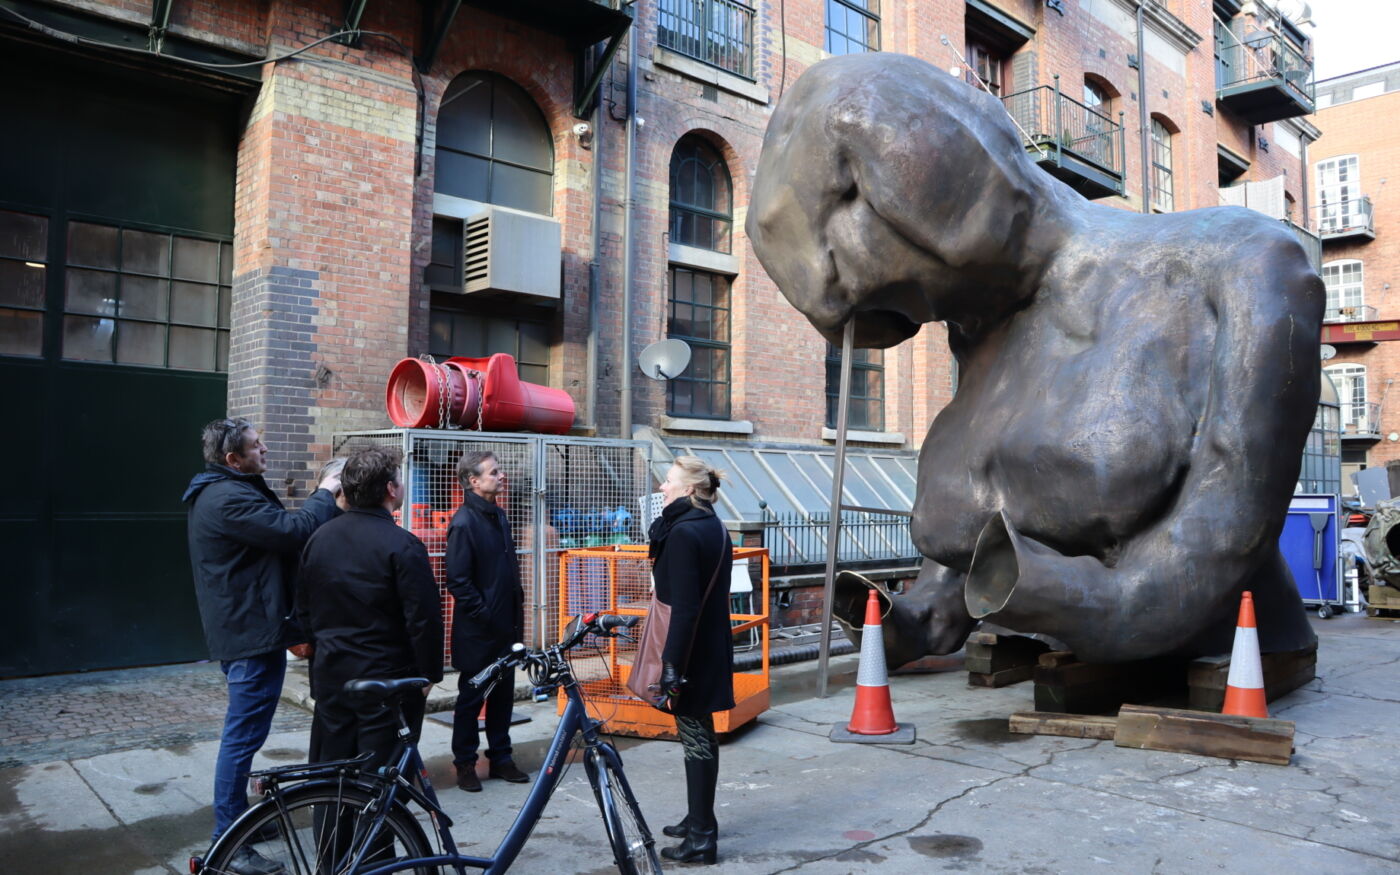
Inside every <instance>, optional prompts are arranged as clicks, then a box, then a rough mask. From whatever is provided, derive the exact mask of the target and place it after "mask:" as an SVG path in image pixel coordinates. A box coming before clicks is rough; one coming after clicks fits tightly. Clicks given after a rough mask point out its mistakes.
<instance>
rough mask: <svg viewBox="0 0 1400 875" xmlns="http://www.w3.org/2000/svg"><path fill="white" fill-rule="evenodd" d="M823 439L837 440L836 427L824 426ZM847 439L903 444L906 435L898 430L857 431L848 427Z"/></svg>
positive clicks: (864, 442) (868, 442) (849, 440)
mask: <svg viewBox="0 0 1400 875" xmlns="http://www.w3.org/2000/svg"><path fill="white" fill-rule="evenodd" d="M822 440H824V441H834V440H836V429H834V428H827V427H825V426H823V427H822ZM846 440H847V442H851V441H854V442H856V443H862V444H902V443H904V435H902V434H900V433H899V432H897V431H855V430H854V429H848V430H847V431H846Z"/></svg>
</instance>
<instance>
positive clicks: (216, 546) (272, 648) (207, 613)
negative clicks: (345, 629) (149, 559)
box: [184, 419, 340, 873]
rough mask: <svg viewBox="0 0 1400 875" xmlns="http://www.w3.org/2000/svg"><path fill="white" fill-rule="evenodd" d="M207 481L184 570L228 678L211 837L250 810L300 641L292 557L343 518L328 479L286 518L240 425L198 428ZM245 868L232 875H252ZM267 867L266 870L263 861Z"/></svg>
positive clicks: (194, 503)
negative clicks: (251, 780) (253, 778)
mask: <svg viewBox="0 0 1400 875" xmlns="http://www.w3.org/2000/svg"><path fill="white" fill-rule="evenodd" d="M203 440H204V462H205V466H204V471H203V472H202V473H200V474H197V475H196V476H195V477H194V479H193V480H191V481H190V485H189V488H188V489H186V490H185V495H184V501H185V503H186V504H188V505H189V547H190V564H191V566H192V567H193V571H194V584H195V595H196V596H197V598H198V600H199V614H200V619H201V621H202V622H203V625H204V638H205V641H206V642H208V644H209V655H210V657H211V658H213V659H217V660H219V663H220V666H221V667H222V668H223V671H224V676H225V677H226V678H228V713H227V714H226V715H225V717H224V730H223V739H222V741H221V743H220V745H219V758H218V761H217V763H216V765H215V768H214V837H215V838H217V837H218V836H219V834H220V833H222V832H223V831H224V830H225V829H227V828H228V826H229V824H231V823H233V821H234V820H235V819H236V818H237V817H238V815H240V814H242V813H243V811H244V810H245V809H246V808H247V807H248V796H247V791H246V786H247V783H248V771H249V768H250V767H251V765H252V762H253V755H254V754H256V753H257V752H258V749H259V748H261V747H262V745H263V742H264V741H266V740H267V734H268V731H269V730H270V729H271V728H272V717H273V714H274V713H275V712H276V710H277V698H278V696H279V695H280V693H281V691H282V678H283V676H284V674H285V672H286V668H287V661H286V654H285V653H284V650H285V649H286V648H287V647H288V646H289V645H292V644H298V643H300V642H302V641H304V640H305V638H304V637H303V636H302V635H301V633H300V631H299V630H298V629H297V628H296V626H295V624H294V623H293V622H292V619H291V614H292V597H293V589H294V584H295V574H296V565H297V554H298V553H300V551H301V548H302V545H304V544H305V543H306V539H307V538H309V537H311V533H312V532H313V531H315V530H316V528H317V527H318V526H320V525H321V524H322V523H324V522H326V521H327V520H329V519H331V518H332V517H334V516H335V515H337V514H338V513H340V511H339V510H338V509H337V508H336V506H335V495H334V493H335V491H337V490H338V489H339V488H340V480H339V478H338V477H336V476H334V475H332V476H330V477H327V478H326V479H324V480H322V481H321V484H320V487H319V488H317V489H316V491H315V492H313V493H311V495H310V496H309V497H308V498H307V499H306V503H305V504H304V505H303V506H302V508H301V510H295V511H288V510H287V509H286V508H285V507H283V506H282V502H281V501H280V500H279V499H278V498H277V495H276V494H275V493H274V492H273V491H272V489H271V487H269V486H268V485H267V481H266V480H264V479H263V476H262V475H263V472H264V471H266V470H267V447H266V446H265V445H264V444H263V442H262V439H261V438H260V437H259V435H258V431H257V429H255V428H254V427H253V425H252V423H250V422H248V420H246V419H216V420H214V421H213V422H211V423H209V424H208V425H206V426H205V427H204V434H203ZM242 862H247V865H246V866H243V867H242V868H235V869H234V871H237V872H246V873H259V872H266V871H276V869H275V868H274V869H267V868H265V867H264V868H259V865H260V864H259V863H257V861H240V864H241V863H242ZM264 862H265V861H264Z"/></svg>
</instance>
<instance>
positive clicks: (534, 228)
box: [462, 206, 561, 300]
mask: <svg viewBox="0 0 1400 875" xmlns="http://www.w3.org/2000/svg"><path fill="white" fill-rule="evenodd" d="M560 240H561V234H560V227H559V223H558V222H556V221H555V220H554V219H551V218H550V217H548V216H541V215H538V214H536V213H526V212H522V211H520V210H512V209H509V208H508V207H497V206H490V207H486V208H485V209H483V210H482V211H481V212H478V213H475V214H473V215H471V216H469V217H468V218H467V219H466V220H465V221H464V222H463V223H462V256H463V257H462V291H463V292H465V293H467V294H473V293H476V292H511V293H514V294H517V295H530V296H533V297H537V298H553V299H556V300H557V299H558V298H559V293H560V270H559V257H560Z"/></svg>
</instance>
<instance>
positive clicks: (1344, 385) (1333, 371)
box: [1325, 365, 1379, 433]
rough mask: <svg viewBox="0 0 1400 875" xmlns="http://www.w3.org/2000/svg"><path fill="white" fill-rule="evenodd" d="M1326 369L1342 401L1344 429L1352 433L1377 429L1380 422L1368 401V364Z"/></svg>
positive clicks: (1334, 366) (1336, 366) (1337, 366)
mask: <svg viewBox="0 0 1400 875" xmlns="http://www.w3.org/2000/svg"><path fill="white" fill-rule="evenodd" d="M1325 370H1326V371H1327V376H1329V377H1331V378H1332V382H1333V384H1335V385H1336V387H1337V395H1338V396H1339V399H1340V400H1341V402H1342V430H1343V431H1345V432H1351V433H1358V432H1360V433H1367V432H1373V431H1375V430H1376V429H1377V428H1378V427H1379V423H1377V422H1374V421H1373V420H1374V419H1375V417H1374V416H1373V415H1372V408H1371V405H1369V404H1367V403H1366V366H1365V365H1331V366H1329V367H1327V368H1325Z"/></svg>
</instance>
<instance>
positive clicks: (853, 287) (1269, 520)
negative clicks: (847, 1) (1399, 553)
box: [747, 52, 1324, 665]
mask: <svg viewBox="0 0 1400 875" xmlns="http://www.w3.org/2000/svg"><path fill="white" fill-rule="evenodd" d="M747 231H748V235H749V238H750V239H751V240H752V241H753V245H754V249H755V251H756V252H757V254H758V256H759V259H760V260H761V261H762V263H763V266H764V267H765V268H766V269H767V271H768V273H769V275H770V276H771V277H772V278H773V279H774V281H775V282H776V283H777V284H778V287H779V288H780V289H781V290H782V292H783V294H784V295H785V296H786V297H787V299H788V300H789V301H790V302H791V303H792V305H793V306H794V307H796V308H797V309H798V310H800V311H801V312H802V313H803V315H805V316H806V317H807V318H808V319H809V320H810V321H811V323H812V324H813V325H814V326H816V328H817V330H818V331H820V332H821V333H822V335H823V336H825V337H826V338H827V339H828V340H830V341H832V342H833V343H840V342H841V333H842V329H843V327H844V325H845V324H846V322H847V320H850V319H854V320H855V323H856V333H855V337H856V345H857V346H863V347H889V346H893V345H895V344H897V343H899V342H900V341H903V340H905V339H907V338H909V337H912V336H913V335H914V334H916V333H917V332H918V331H919V329H920V327H921V326H922V325H923V324H924V323H926V322H934V321H941V322H944V323H946V324H947V327H948V337H949V346H950V347H951V349H952V352H953V355H954V356H955V357H956V359H957V362H958V367H959V385H958V391H957V394H956V397H954V399H953V400H952V402H951V403H950V404H949V405H948V406H947V407H946V408H944V409H943V411H942V412H940V413H939V414H938V416H937V418H936V419H935V420H934V422H933V425H932V427H931V428H930V429H929V432H928V436H927V437H926V438H925V439H924V444H923V449H922V452H921V454H920V457H919V480H918V494H917V496H916V498H915V504H914V516H913V520H912V522H911V526H910V527H911V531H912V534H913V537H914V543H915V544H916V545H917V546H918V548H919V551H920V552H921V553H922V554H923V556H924V557H925V558H924V560H923V565H922V568H921V570H920V573H919V576H918V579H917V580H916V581H915V582H914V583H912V584H911V585H910V586H909V587H907V588H906V590H905V591H904V592H903V593H901V594H899V595H895V596H889V595H888V594H886V596H887V597H889V598H890V601H891V611H890V614H889V616H888V618H887V619H886V623H885V627H884V628H885V647H886V650H887V653H888V660H889V663H890V664H891V665H900V664H902V663H904V662H907V661H909V660H912V659H916V658H918V657H919V656H922V655H925V654H928V653H949V652H952V651H954V650H956V649H957V648H958V647H960V646H961V645H962V643H963V640H964V639H965V638H966V637H967V635H968V633H969V631H970V630H971V628H972V626H973V625H974V623H975V621H976V620H977V619H986V620H988V621H990V622H993V623H995V624H998V625H1000V626H1003V627H1007V628H1010V629H1013V630H1016V631H1018V632H1022V633H1039V634H1041V635H1045V636H1048V637H1050V638H1053V639H1055V640H1057V641H1059V642H1062V643H1063V645H1064V646H1067V647H1068V648H1070V649H1072V650H1073V651H1074V652H1075V653H1076V654H1078V655H1079V657H1080V659H1083V660H1086V661H1096V662H1116V661H1124V660H1132V659H1139V658H1145V657H1150V656H1155V655H1159V654H1178V653H1179V654H1193V653H1197V654H1198V653H1219V652H1228V650H1229V648H1230V640H1231V635H1232V634H1233V627H1234V620H1235V615H1236V610H1237V607H1238V604H1239V596H1240V593H1241V591H1243V590H1245V589H1250V590H1252V591H1253V593H1254V600H1255V604H1256V606H1257V609H1258V616H1259V633H1260V638H1261V641H1262V644H1263V648H1264V649H1265V650H1266V651H1273V650H1295V649H1300V648H1302V647H1306V646H1308V645H1309V644H1311V643H1312V642H1314V641H1315V640H1316V639H1315V636H1314V635H1313V632H1312V629H1311V628H1310V626H1309V625H1308V622H1307V618H1306V616H1305V614H1304V611H1303V606H1302V602H1301V601H1300V599H1299V596H1298V591H1297V589H1296V587H1295V586H1294V583H1293V581H1292V579H1291V577H1290V575H1289V572H1288V569H1287V567H1286V566H1285V564H1284V562H1283V559H1282V557H1281V555H1280V553H1279V549H1278V537H1279V532H1280V530H1281V528H1282V526H1283V520H1284V515H1285V513H1286V511H1287V505H1288V499H1289V496H1290V495H1291V494H1292V492H1293V488H1294V484H1295V482H1296V481H1297V478H1298V471H1299V461H1300V458H1301V453H1302V448H1303V443H1304V441H1305V439H1306V438H1307V434H1308V430H1309V428H1310V427H1311V423H1312V420H1313V414H1314V411H1315V409H1316V406H1317V398H1318V373H1319V365H1318V333H1319V327H1320V324H1321V319H1322V312H1323V303H1324V294H1323V286H1322V282H1321V280H1320V279H1319V278H1318V276H1317V274H1315V273H1313V272H1312V269H1311V268H1310V267H1309V265H1308V260H1307V257H1306V256H1305V254H1304V252H1303V249H1302V247H1301V246H1300V245H1299V244H1298V242H1297V241H1296V240H1295V239H1294V237H1293V235H1292V234H1290V233H1289V231H1288V230H1287V229H1286V228H1285V227H1284V226H1283V225H1282V224H1280V223H1279V222H1277V221H1273V220H1271V219H1269V218H1267V217H1266V216H1264V215H1263V214H1262V213H1257V212H1254V211H1251V210H1247V209H1243V208H1239V207H1212V208H1207V209H1198V210H1190V211H1186V212H1180V213H1167V214H1164V215H1151V216H1145V215H1141V214H1137V213H1131V212H1128V211H1126V210H1119V209H1113V208H1110V207H1105V206H1100V205H1097V204H1094V203H1091V202H1089V201H1086V200H1084V198H1082V197H1081V196H1079V195H1078V194H1075V193H1074V192H1072V191H1071V190H1070V189H1069V188H1068V187H1066V186H1065V185H1064V184H1062V183H1060V182H1058V181H1057V180H1055V179H1053V178H1052V177H1050V176H1049V175H1048V174H1046V173H1044V172H1042V171H1041V170H1040V169H1038V168H1037V167H1036V165H1035V164H1034V163H1033V161H1032V160H1031V159H1030V158H1029V157H1028V156H1027V153H1026V149H1025V146H1024V143H1023V141H1022V138H1021V136H1020V134H1019V132H1018V131H1017V129H1016V127H1015V126H1014V125H1013V124H1012V122H1011V120H1010V117H1009V116H1008V115H1007V112H1006V110H1005V109H1004V108H1003V107H1002V105H1001V103H1000V102H999V101H997V100H996V99H995V98H993V97H991V96H990V95H988V94H986V93H983V92H981V91H978V90H976V89H974V88H972V87H970V86H968V85H967V84H965V83H964V82H962V81H961V80H960V79H958V78H955V77H953V76H950V75H948V73H947V72H944V71H942V70H939V69H938V68H936V67H933V66H932V65H930V64H927V63H925V62H923V61H919V60H917V59H914V58H910V57H906V56H901V55H894V54H889V53H885V52H880V53H878V54H867V55H853V56H847V57H840V58H832V59H830V60H826V61H822V62H820V63H818V64H816V65H814V66H813V67H812V68H811V69H809V70H808V71H807V72H806V73H805V74H804V75H803V76H802V77H801V78H800V79H799V80H798V81H797V82H796V83H795V84H794V86H793V87H792V88H791V89H790V90H789V91H788V93H787V94H786V95H785V96H784V97H783V99H782V100H781V102H780V103H779V105H778V107H777V110H776V111H775V112H774V115H773V118H772V121H771V123H770V124H769V126H768V132H767V134H766V136H765V137H764V142H763V153H762V156H761V158H760V159H759V166H758V173H757V177H756V179H755V181H754V186H753V196H752V199H751V203H750V206H749V214H748V222H747ZM858 586H859V584H857V587H858ZM863 596H864V592H855V591H853V588H852V587H851V586H846V587H844V588H841V589H838V596H837V599H836V601H835V603H834V609H835V610H836V613H837V615H838V616H840V617H842V618H843V619H844V620H845V621H847V622H851V621H854V623H857V624H858V623H859V622H860V611H859V609H858V608H857V607H856V606H857V605H859V604H860V603H862V602H863ZM857 628H858V627H857Z"/></svg>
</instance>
